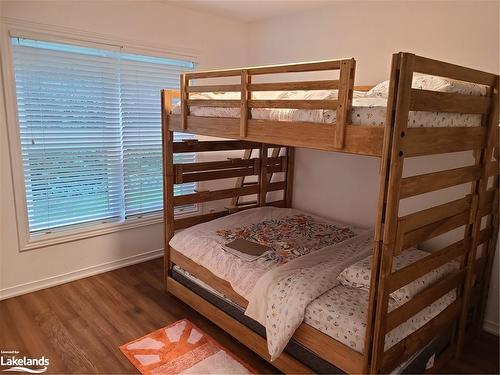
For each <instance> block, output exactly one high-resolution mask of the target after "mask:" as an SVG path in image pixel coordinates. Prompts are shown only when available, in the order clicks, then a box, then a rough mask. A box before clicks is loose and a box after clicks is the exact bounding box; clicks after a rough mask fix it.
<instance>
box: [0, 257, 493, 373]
mask: <svg viewBox="0 0 500 375" xmlns="http://www.w3.org/2000/svg"><path fill="white" fill-rule="evenodd" d="M162 275H163V270H162V260H160V259H157V260H153V261H149V262H145V263H141V264H137V265H134V266H130V267H126V268H122V269H118V270H115V271H112V272H107V273H104V274H101V275H97V276H92V277H89V278H86V279H82V280H78V281H74V282H71V283H67V284H64V285H60V286H57V287H53V288H49V289H44V290H41V291H38V292H34V293H30V294H26V295H24V296H20V297H15V298H10V299H8V300H4V301H1V302H0V350H18V351H19V352H20V355H26V356H29V357H31V356H34V357H38V356H42V355H44V356H45V357H46V358H49V359H50V366H49V369H48V372H49V373H58V374H63V373H64V374H68V373H80V374H81V373H108V374H109V373H112V374H118V373H120V374H123V373H137V371H136V369H135V368H134V367H133V366H132V365H131V364H130V363H129V362H128V360H127V359H126V358H125V357H124V356H123V355H122V353H121V352H120V351H119V349H118V347H119V346H120V345H122V344H124V343H126V342H128V341H131V340H133V339H135V338H138V337H141V336H143V335H145V334H147V333H149V332H151V331H153V330H156V329H158V328H161V327H164V326H166V325H168V324H170V323H172V322H174V321H176V320H179V319H182V318H188V319H190V320H191V321H192V322H193V323H195V324H196V325H198V326H199V327H200V328H202V329H203V330H204V331H205V332H207V333H208V334H209V335H211V336H212V337H213V338H215V339H216V340H217V341H219V342H220V343H221V344H222V345H224V346H225V347H227V348H229V349H230V350H232V351H233V352H234V353H235V354H236V355H238V356H240V357H241V358H243V359H244V360H245V361H247V362H248V363H249V364H250V365H252V366H253V367H254V368H255V369H256V370H257V371H259V372H260V373H278V371H277V370H276V369H275V368H274V367H272V366H270V365H269V364H268V363H267V362H265V361H264V360H262V359H261V358H260V357H258V356H257V355H255V354H254V353H252V352H251V351H250V350H248V349H246V348H245V347H244V346H242V345H241V344H239V343H238V342H237V341H236V340H234V339H233V338H232V337H230V335H229V334H227V333H226V332H224V331H222V330H221V329H219V328H218V327H216V326H215V325H213V324H212V323H210V321H208V320H207V319H206V318H204V317H203V316H201V315H200V314H198V313H197V312H196V311H194V310H192V309H191V308H189V307H188V306H187V305H185V304H184V303H182V302H181V301H179V300H178V299H176V298H175V297H173V296H170V295H168V294H165V293H164V291H163V286H162V282H161V278H162ZM498 348H499V342H498V337H495V336H492V335H487V334H485V335H482V336H481V338H480V339H478V340H475V341H474V342H471V343H469V344H468V347H467V348H466V350H465V355H464V357H463V358H462V359H461V360H460V361H454V362H452V363H450V364H449V365H448V366H447V367H446V368H444V369H443V372H444V373H461V374H466V373H498V371H499V370H498Z"/></svg>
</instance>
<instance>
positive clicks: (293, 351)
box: [172, 266, 451, 374]
mask: <svg viewBox="0 0 500 375" xmlns="http://www.w3.org/2000/svg"><path fill="white" fill-rule="evenodd" d="M172 277H173V278H174V279H175V280H177V281H178V282H180V283H181V284H182V285H184V286H185V287H187V288H188V289H190V290H192V291H194V292H195V293H196V294H198V295H200V296H201V297H203V298H204V299H206V300H207V301H208V302H210V303H212V304H213V305H215V306H217V307H218V308H220V309H221V310H223V311H224V312H226V313H227V314H229V315H230V316H232V317H233V318H235V319H236V320H238V321H239V322H240V323H243V324H244V325H246V326H247V327H249V328H250V329H252V330H253V331H255V332H257V333H258V334H259V335H261V336H263V337H265V335H266V330H265V327H263V326H262V325H260V324H259V323H257V322H256V321H255V320H253V319H251V318H249V317H247V316H245V314H244V308H242V307H241V306H239V305H238V304H235V303H234V302H232V301H231V300H229V299H228V298H226V297H225V296H224V295H223V294H221V293H220V292H218V291H217V290H215V289H214V288H212V287H211V286H210V285H208V284H206V283H204V282H203V281H201V280H199V279H197V278H196V277H194V276H192V275H190V274H189V272H187V271H185V270H183V269H182V268H180V267H178V266H174V268H173V270H172ZM450 337H451V329H450V330H447V331H445V332H443V333H442V334H440V335H439V336H438V337H436V338H435V339H434V340H432V341H431V342H430V343H429V344H428V345H427V346H426V347H424V348H423V349H422V350H420V351H419V352H418V353H415V355H413V356H412V357H411V358H410V359H409V360H407V361H406V362H405V363H403V364H401V365H400V366H398V368H396V369H395V370H394V371H393V373H403V374H420V373H423V372H424V371H425V370H426V369H427V368H428V367H429V366H430V365H432V364H433V359H434V357H435V355H436V354H440V353H441V352H442V351H443V350H444V349H445V348H446V347H447V345H448V344H449V342H450ZM285 352H287V353H288V354H290V355H292V356H293V357H294V358H297V359H298V360H300V361H301V362H302V363H304V364H305V365H306V366H308V367H309V368H311V369H312V370H313V371H314V372H316V373H319V374H340V373H344V372H343V371H342V370H341V369H339V368H337V367H335V366H334V365H332V364H331V363H329V362H327V361H325V360H324V359H323V358H321V357H318V356H317V355H315V354H314V353H313V352H311V351H310V350H309V349H308V348H306V347H304V346H303V345H301V344H300V343H297V342H295V341H294V340H291V341H290V342H289V344H288V345H287V346H286V348H285Z"/></svg>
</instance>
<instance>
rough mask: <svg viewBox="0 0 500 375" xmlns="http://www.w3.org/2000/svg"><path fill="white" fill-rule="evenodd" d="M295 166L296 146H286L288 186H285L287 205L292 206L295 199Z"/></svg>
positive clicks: (286, 177)
mask: <svg viewBox="0 0 500 375" xmlns="http://www.w3.org/2000/svg"><path fill="white" fill-rule="evenodd" d="M294 166H295V147H287V148H286V176H285V181H286V186H285V193H284V194H285V196H284V199H285V207H292V199H293V173H294V171H293V169H294Z"/></svg>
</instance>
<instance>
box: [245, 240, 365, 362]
mask: <svg viewBox="0 0 500 375" xmlns="http://www.w3.org/2000/svg"><path fill="white" fill-rule="evenodd" d="M372 246H373V236H372V235H371V234H369V232H364V233H363V234H360V235H358V236H356V237H354V238H351V239H348V240H346V241H343V242H341V243H339V244H336V245H333V246H328V247H326V248H324V249H322V250H319V251H317V252H315V253H312V254H308V255H305V256H302V257H300V258H297V259H294V260H293V261H291V262H289V263H287V264H285V265H283V266H280V267H276V268H275V269H272V270H270V271H268V272H267V273H266V274H264V275H263V276H262V277H261V278H260V279H259V280H258V281H257V283H256V285H255V287H254V288H253V290H252V292H251V294H250V297H249V304H248V307H247V310H246V311H245V315H247V316H249V317H251V318H252V319H254V320H256V321H258V322H259V323H261V324H262V325H264V326H265V327H266V334H267V346H268V350H269V354H270V355H271V359H272V360H274V359H276V358H277V357H278V356H279V355H280V354H281V352H282V351H283V349H284V348H285V346H286V345H287V344H288V341H289V340H290V339H291V338H292V336H293V334H294V332H295V330H296V329H297V328H298V327H299V325H300V324H301V323H302V321H303V320H304V315H305V311H306V308H307V306H308V305H309V304H310V303H311V302H312V301H314V300H315V299H316V298H318V297H319V296H320V295H322V294H323V293H325V292H326V291H328V290H330V289H331V288H333V287H335V286H336V285H338V284H339V281H338V280H337V276H338V275H339V274H340V272H342V270H343V269H344V268H346V267H348V266H349V265H351V264H353V263H355V262H357V261H358V260H361V259H363V258H364V257H366V256H368V255H369V254H370V252H371V250H372Z"/></svg>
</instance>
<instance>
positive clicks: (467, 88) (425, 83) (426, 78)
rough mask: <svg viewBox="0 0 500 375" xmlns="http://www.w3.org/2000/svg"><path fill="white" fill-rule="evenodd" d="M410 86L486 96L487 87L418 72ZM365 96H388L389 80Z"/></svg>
mask: <svg viewBox="0 0 500 375" xmlns="http://www.w3.org/2000/svg"><path fill="white" fill-rule="evenodd" d="M412 87H413V88H414V89H420V90H430V91H440V92H451V93H457V94H464V95H472V96H486V93H487V87H486V86H484V85H479V84H477V83H471V82H465V81H457V80H454V79H451V78H444V77H438V76H430V75H427V74H418V73H417V74H414V75H413V82H412ZM366 97H369V98H388V97H389V81H384V82H381V83H379V84H378V85H376V86H375V87H373V88H372V89H371V90H370V91H368V92H367V93H366Z"/></svg>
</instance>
